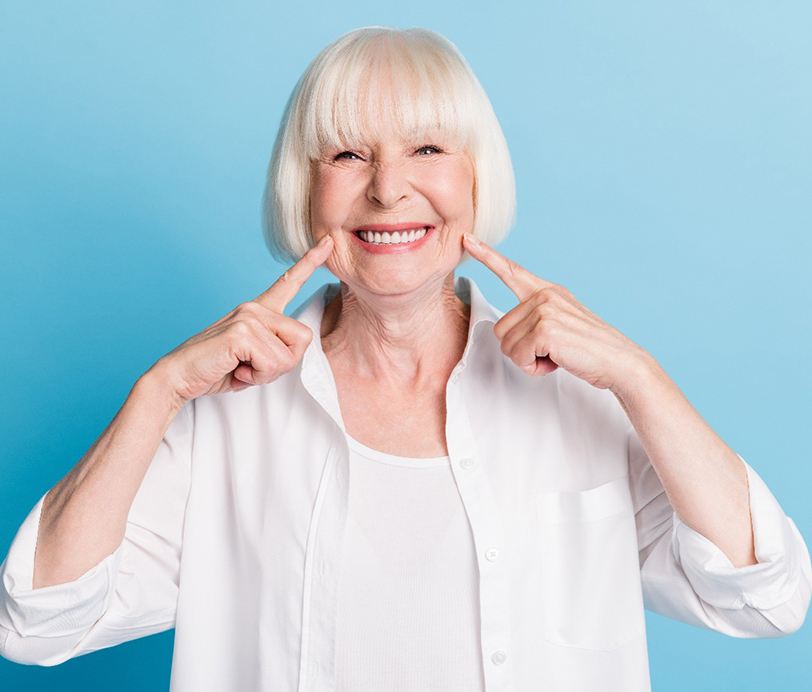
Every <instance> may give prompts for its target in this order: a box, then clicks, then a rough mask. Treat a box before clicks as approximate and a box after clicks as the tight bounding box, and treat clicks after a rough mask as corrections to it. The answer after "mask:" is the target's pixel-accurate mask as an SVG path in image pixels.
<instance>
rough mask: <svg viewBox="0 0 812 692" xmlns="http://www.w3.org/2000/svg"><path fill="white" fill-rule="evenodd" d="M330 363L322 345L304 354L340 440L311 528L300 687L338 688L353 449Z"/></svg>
mask: <svg viewBox="0 0 812 692" xmlns="http://www.w3.org/2000/svg"><path fill="white" fill-rule="evenodd" d="M314 346H315V345H314ZM329 367H330V366H329V363H328V362H327V360H326V357H325V356H324V354H323V352H321V351H320V349H318V348H317V347H314V348H308V350H307V351H306V352H305V355H304V357H303V359H302V383H303V385H304V386H305V388H306V389H307V391H308V392H309V393H310V395H311V396H312V397H313V398H314V399H315V400H316V401H317V402H318V403H319V404H320V405H321V407H322V408H323V409H324V410H325V411H326V412H327V414H329V416H330V418H331V419H332V421H333V422H334V423H335V428H334V433H335V441H334V443H333V444H332V445H331V446H330V449H329V450H328V451H327V454H326V458H325V462H324V466H323V470H322V475H321V479H320V481H319V487H318V491H317V493H316V500H315V502H314V508H313V513H312V515H311V520H310V526H309V529H308V536H307V548H306V551H305V565H304V594H303V600H302V638H301V658H300V667H299V685H298V690H299V692H334V691H335V680H336V677H335V652H336V640H335V631H336V608H337V605H338V581H339V576H340V574H339V570H340V565H341V555H342V550H343V538H344V533H345V526H346V520H347V508H348V499H349V498H348V489H349V448H348V445H347V440H346V437H345V435H344V434H343V433H344V421H343V419H342V417H341V412H340V408H339V405H338V395H337V392H336V389H335V382H334V381H333V377H332V373H331V372H330V371H329Z"/></svg>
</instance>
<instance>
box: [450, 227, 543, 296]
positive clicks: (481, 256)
mask: <svg viewBox="0 0 812 692" xmlns="http://www.w3.org/2000/svg"><path fill="white" fill-rule="evenodd" d="M463 239H464V243H465V249H466V250H467V251H468V252H469V253H470V254H471V256H472V257H473V258H474V259H476V260H478V261H480V262H482V264H484V265H485V266H486V267H488V269H490V270H491V271H492V272H493V273H494V274H496V275H497V276H498V277H499V278H500V279H502V281H503V282H504V283H505V284H506V285H507V287H508V288H509V289H510V290H511V291H513V293H515V294H516V297H517V298H518V299H519V300H520V301H522V300H525V299H527V298H529V297H530V296H531V295H532V294H533V293H535V292H536V291H538V290H539V289H540V288H546V287H548V286H553V285H554V284H553V282H551V281H546V280H545V279H541V278H539V277H538V276H536V275H535V274H532V273H531V272H529V271H528V270H527V269H525V268H524V267H522V266H521V265H519V264H516V262H514V261H513V260H512V259H508V258H507V257H505V255H503V254H501V253H500V252H497V251H496V250H494V249H493V248H492V247H491V246H490V245H487V244H486V243H483V242H482V241H481V240H476V239H475V238H474V237H473V236H471V235H470V234H468V233H464V234H463Z"/></svg>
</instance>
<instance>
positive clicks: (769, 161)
mask: <svg viewBox="0 0 812 692" xmlns="http://www.w3.org/2000/svg"><path fill="white" fill-rule="evenodd" d="M380 4H381V3H380V2H352V3H350V4H349V5H348V3H332V2H330V3H327V2H318V3H317V2H313V1H312V0H311V2H308V3H290V5H291V6H283V5H282V4H281V3H274V4H272V3H270V2H256V1H254V2H248V1H244V0H243V1H239V0H235V1H233V2H231V3H229V4H228V5H224V4H221V3H212V2H201V1H200V0H196V1H195V2H189V1H182V2H181V1H178V0H175V1H174V2H172V3H164V2H161V3H158V2H152V1H146V0H140V1H139V2H137V3H136V2H130V3H124V2H113V3H111V2H104V3H103V2H97V3H92V2H76V1H75V2H72V3H69V4H65V3H55V2H41V3H31V2H22V1H19V0H13V1H9V0H6V1H5V2H4V3H3V4H2V6H1V7H0V94H1V96H0V98H2V100H3V103H4V105H3V107H2V108H0V149H1V150H2V155H0V176H2V178H1V179H2V185H1V186H0V231H1V232H2V233H1V235H0V243H1V245H0V277H1V278H0V281H1V282H2V285H0V288H2V292H3V301H2V305H3V315H2V322H1V323H0V324H2V330H3V338H2V341H1V342H0V355H2V362H3V365H4V367H2V368H0V406H2V416H0V439H2V447H1V448H0V479H1V480H0V556H2V555H5V552H6V550H7V548H8V546H9V545H10V543H11V540H12V538H13V537H14V534H15V533H16V530H17V527H18V526H19V524H20V523H21V522H22V519H23V518H24V517H25V515H26V514H27V513H28V511H30V509H31V508H32V507H33V505H34V503H35V502H36V500H37V499H38V498H39V496H40V495H41V494H42V493H43V492H45V490H47V489H48V488H49V487H51V486H52V485H53V484H55V483H56V482H58V481H59V480H60V479H61V478H62V477H63V476H64V475H65V474H66V473H67V472H68V471H69V470H70V468H71V467H72V466H73V465H74V464H75V463H76V462H77V461H78V460H79V459H80V458H81V457H82V455H83V454H84V453H85V451H86V450H87V449H88V447H89V446H90V445H91V444H92V443H93V442H94V440H95V439H96V438H97V437H98V435H99V434H100V433H101V432H102V430H103V429H104V427H105V426H106V425H107V423H108V422H109V421H110V419H111V418H112V417H113V416H114V415H115V413H116V411H117V410H118V408H119V407H120V406H121V404H122V403H123V401H124V399H125V398H126V396H127V394H128V392H129V390H130V387H131V386H132V384H133V383H134V382H135V380H136V379H137V378H138V377H139V375H141V374H142V373H143V372H144V371H145V370H146V369H148V368H149V366H150V365H151V364H152V363H153V362H154V361H155V360H157V359H158V358H159V357H160V356H161V355H163V354H164V353H166V352H167V351H169V350H170V349H172V348H174V346H176V345H177V344H179V343H180V342H182V341H184V340H185V339H186V338H188V337H189V336H191V335H192V334H194V333H197V332H199V331H201V330H202V329H203V328H204V327H206V326H207V325H209V324H210V323H211V322H214V321H215V320H216V319H218V318H219V317H220V316H222V315H223V314H224V313H225V312H227V311H228V310H230V309H232V308H233V307H234V306H235V305H237V304H238V303H240V302H242V301H244V300H247V299H250V298H253V297H255V296H256V295H257V294H258V293H259V292H260V291H261V290H263V289H264V288H265V287H267V286H268V285H269V284H270V283H271V282H273V281H274V280H275V279H276V278H277V276H278V275H279V274H280V273H282V272H283V271H284V269H285V267H284V266H282V265H279V264H277V263H275V262H274V261H273V260H272V259H271V258H270V256H269V255H268V253H267V252H266V250H265V246H264V243H263V240H262V237H261V232H260V222H259V210H260V196H261V192H262V186H263V182H264V176H265V170H266V166H267V163H268V158H269V155H270V151H271V146H272V142H273V138H274V135H275V133H276V129H277V127H278V125H279V121H280V118H281V115H282V111H283V108H284V104H285V102H286V100H287V98H288V96H289V94H290V92H291V89H292V88H293V86H294V84H295V82H296V80H297V79H298V77H299V76H300V74H301V72H302V71H303V70H304V68H305V66H306V65H307V63H308V62H309V61H310V60H311V59H312V58H313V57H314V56H315V54H316V53H317V52H318V51H319V50H320V49H321V48H322V47H324V46H325V45H326V44H327V43H329V42H331V41H333V40H334V39H336V38H337V37H338V36H339V35H340V34H342V33H344V32H346V31H349V30H351V29H354V28H357V27H360V26H366V25H371V24H387V25H394V26H398V27H409V26H424V27H427V28H430V29H433V30H435V31H439V32H440V33H442V34H444V35H445V36H447V37H448V38H449V39H450V40H452V41H453V42H454V43H455V44H456V45H457V46H458V47H459V48H460V49H461V51H462V52H463V54H464V55H465V56H466V57H467V59H468V60H469V62H470V63H471V64H472V66H473V68H474V70H475V71H476V72H477V75H478V77H479V79H480V81H481V82H482V84H483V86H484V87H485V89H486V91H487V92H488V94H489V95H490V97H491V100H492V102H493V105H494V108H495V111H496V113H497V115H498V117H499V118H500V120H501V123H502V125H503V128H504V131H505V135H506V137H507V140H508V142H509V145H510V149H511V153H512V156H513V160H514V165H515V170H516V178H517V185H518V189H517V197H518V215H517V222H516V227H515V229H514V231H513V233H512V235H511V236H510V237H509V238H508V239H507V240H506V241H505V242H504V243H502V244H501V245H500V246H499V248H498V249H499V250H500V251H501V252H503V253H504V254H506V255H508V256H510V257H512V258H514V259H516V260H517V261H519V262H520V263H522V264H523V265H524V266H525V267H527V268H528V269H530V270H531V271H533V272H534V273H536V274H538V275H539V276H543V277H545V278H548V279H550V280H552V281H556V282H559V283H563V284H564V285H566V286H568V287H569V288H570V289H571V290H573V292H574V293H575V294H576V296H577V297H578V298H579V299H580V300H581V301H582V302H583V303H584V304H585V305H587V306H589V307H590V309H592V310H593V311H594V312H596V313H597V314H599V315H601V316H602V317H603V318H604V319H605V320H606V321H608V322H610V323H611V324H613V325H614V326H616V327H617V328H618V329H620V330H621V331H623V332H624V333H625V334H627V335H628V336H629V337H630V338H632V339H634V340H635V341H636V342H637V343H639V344H640V345H642V346H643V347H644V348H646V349H647V350H649V351H650V352H651V353H652V354H653V355H654V356H655V357H656V358H657V359H658V361H659V362H660V363H661V364H662V365H663V366H664V367H665V369H666V371H667V372H668V373H669V374H670V375H671V377H672V378H673V379H674V380H675V381H676V382H677V383H678V384H679V385H680V387H681V388H682V389H683V391H684V392H685V393H686V395H687V396H688V397H689V399H690V400H691V402H692V403H693V404H694V406H696V408H697V409H698V410H699V411H700V413H701V414H702V415H703V416H704V417H705V418H706V419H707V421H708V422H709V423H710V424H711V426H712V427H713V428H714V429H715V430H716V431H717V432H718V433H719V434H720V435H721V436H722V438H723V439H724V440H725V441H726V442H727V443H728V444H730V445H731V446H732V447H733V448H734V449H736V451H738V452H739V453H740V454H742V456H744V457H745V458H746V459H747V460H748V461H749V463H750V464H751V465H752V466H753V467H754V468H755V469H756V470H757V471H758V473H759V474H760V475H761V476H762V478H764V480H765V481H766V483H767V484H768V486H769V487H770V488H771V490H772V491H773V492H774V494H775V495H776V497H778V498H779V501H780V502H781V504H782V506H783V507H784V509H785V511H786V513H787V514H788V515H789V516H791V517H792V518H793V519H794V521H795V522H796V524H797V525H798V527H799V528H800V530H801V531H802V533H803V534H804V536H805V538H806V539H807V542H809V539H810V537H812V509H810V503H809V500H808V497H809V488H810V486H811V485H812V471H810V467H809V451H808V450H809V447H808V439H807V434H806V432H805V430H806V427H807V425H808V423H809V419H810V406H809V404H810V399H809V391H810V386H812V379H811V378H812V376H811V375H810V368H809V367H808V358H809V352H810V346H812V344H811V343H810V341H811V340H810V336H811V335H812V329H810V326H811V324H810V315H812V311H811V310H810V280H809V275H810V267H812V262H810V259H812V253H810V245H811V244H812V241H811V240H810V234H809V231H810V230H812V208H811V201H810V200H811V196H810V192H811V191H812V130H811V129H810V127H809V123H810V122H812V112H811V111H812V89H810V74H812V43H810V40H809V27H810V21H812V10H810V6H809V5H808V4H807V3H804V2H800V1H799V2H780V1H773V2H763V3H756V2H749V1H742V0H737V1H736V2H732V1H724V2H723V1H717V2H713V3H705V2H693V1H686V0H681V1H680V2H672V3H649V2H643V1H640V2H612V3H609V2H572V1H569V2H534V3H529V2H528V3H523V2H513V1H509V0H503V1H502V2H499V3H482V4H481V5H479V6H475V5H472V3H471V2H470V0H467V1H466V2H443V3H437V2H436V1H435V0H432V1H431V2H426V1H425V0H414V1H413V2H411V3H408V5H409V6H408V7H403V8H399V9H392V8H383V9H382V8H380V7H379V6H380ZM317 6H320V7H317ZM314 22H315V23H314ZM804 231H805V232H804ZM458 273H462V274H467V275H470V276H473V277H474V278H475V280H477V282H478V283H479V284H480V286H482V287H483V289H484V290H485V293H486V295H487V296H488V297H489V298H490V300H491V301H492V302H493V303H495V304H496V305H498V306H499V307H500V308H502V309H505V310H507V309H510V308H512V307H513V306H514V305H515V304H516V300H515V297H514V296H513V294H512V293H511V292H510V291H509V290H508V289H507V287H505V286H504V285H503V284H502V283H501V282H500V281H499V279H498V278H496V277H495V276H494V275H492V274H491V273H490V272H489V271H488V270H487V269H486V268H485V267H483V266H482V265H479V264H477V263H476V262H475V261H474V260H470V261H468V262H466V263H465V264H464V265H463V267H462V269H461V271H459V272H458ZM334 280H335V277H333V275H332V274H330V273H329V272H328V271H327V270H326V269H319V270H318V271H317V272H316V273H315V274H314V275H313V277H311V279H310V281H309V283H308V284H307V285H306V286H305V288H304V289H303V291H302V293H301V295H300V296H299V300H297V301H296V302H294V303H291V304H290V305H289V308H288V314H290V312H292V310H294V309H295V308H296V307H297V306H298V305H299V304H300V303H301V302H302V301H303V300H304V299H305V298H306V297H308V296H309V295H310V294H311V293H312V292H313V291H314V290H315V289H316V288H317V287H318V286H319V285H320V284H322V283H323V282H325V281H334ZM646 617H647V621H648V636H649V646H650V665H651V673H652V683H653V688H654V690H655V692H667V691H671V690H674V691H676V690H687V689H690V690H694V691H699V690H714V691H716V690H719V689H737V690H741V691H743V690H759V691H761V690H764V689H770V690H802V689H808V687H807V686H806V684H808V683H809V673H808V670H805V669H804V667H803V664H802V661H803V658H804V654H806V655H808V653H809V650H810V643H811V640H812V636H810V631H809V627H808V626H805V627H804V628H803V629H802V630H801V631H800V632H798V633H796V634H794V635H792V636H790V637H784V638H780V639H761V640H746V639H735V638H731V637H726V636H724V635H721V634H719V633H717V632H713V631H709V630H702V629H699V628H696V627H692V626H689V625H685V624H682V623H679V622H676V621H673V620H668V619H666V618H663V617H661V616H659V615H656V614H653V613H648V612H647V614H646ZM172 643H173V632H172V631H170V632H165V633H162V634H159V635H154V636H152V637H148V638H145V639H141V640H136V641H133V642H129V643H127V644H124V645H122V646H119V647H116V648H112V649H106V650H103V651H99V652H96V653H94V654H92V655H86V656H81V657H78V658H76V659H73V660H70V661H68V662H66V663H65V664H63V665H61V666H57V667H54V668H40V667H26V666H20V665H16V664H12V663H10V662H9V661H6V660H5V659H0V681H2V683H0V687H2V688H3V689H4V690H22V689H25V690H27V691H28V692H34V691H35V690H51V689H55V688H56V689H61V690H87V691H90V690H105V691H107V690H110V689H112V686H114V687H115V689H116V690H118V691H119V692H125V691H127V690H162V689H167V687H168V683H169V673H170V665H171V656H172ZM113 680H114V681H115V683H114V684H113V683H112V682H111V681H113ZM805 682H806V684H805Z"/></svg>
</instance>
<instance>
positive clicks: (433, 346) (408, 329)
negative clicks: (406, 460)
mask: <svg viewBox="0 0 812 692" xmlns="http://www.w3.org/2000/svg"><path fill="white" fill-rule="evenodd" d="M469 317H470V306H469V305H468V304H466V303H464V302H463V301H462V300H460V298H459V297H458V296H457V294H456V292H455V291H454V273H453V272H452V273H450V274H449V275H448V276H447V277H446V278H445V280H444V281H443V282H442V284H440V285H438V284H436V283H429V284H426V285H424V286H422V287H421V288H419V289H418V290H416V291H412V292H410V293H408V294H399V295H377V294H372V293H369V292H366V291H356V290H354V289H353V288H351V287H350V286H349V285H348V284H346V283H344V282H343V281H342V282H341V289H340V291H339V292H338V294H337V295H336V296H335V297H334V298H333V299H332V300H331V301H330V303H329V304H328V305H327V306H326V307H325V310H324V316H323V318H322V323H321V342H322V348H323V349H324V352H325V354H326V355H327V356H328V358H329V359H330V361H331V364H335V365H338V366H339V367H341V368H342V369H344V370H345V371H347V372H351V373H352V374H353V376H355V377H362V378H364V379H367V378H369V379H375V380H376V381H378V382H379V383H384V382H390V383H393V384H397V385H403V384H409V385H420V384H422V383H427V384H430V383H432V382H434V383H436V381H437V379H436V378H437V377H438V375H447V374H448V373H449V372H450V371H451V370H452V369H453V368H454V366H455V365H456V363H457V362H458V361H459V359H460V357H461V356H462V352H463V351H464V350H465V344H466V342H467V340H468V324H469Z"/></svg>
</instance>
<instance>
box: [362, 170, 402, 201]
mask: <svg viewBox="0 0 812 692" xmlns="http://www.w3.org/2000/svg"><path fill="white" fill-rule="evenodd" d="M407 170H408V169H407V167H406V166H402V165H398V164H394V163H381V162H379V163H377V164H376V165H375V166H374V167H373V172H372V178H371V179H370V181H369V186H368V188H367V199H368V200H369V201H370V202H372V203H374V204H378V205H380V206H381V207H387V208H388V207H394V206H396V205H397V204H398V202H400V201H401V200H403V199H406V198H408V196H409V182H408V175H407Z"/></svg>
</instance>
